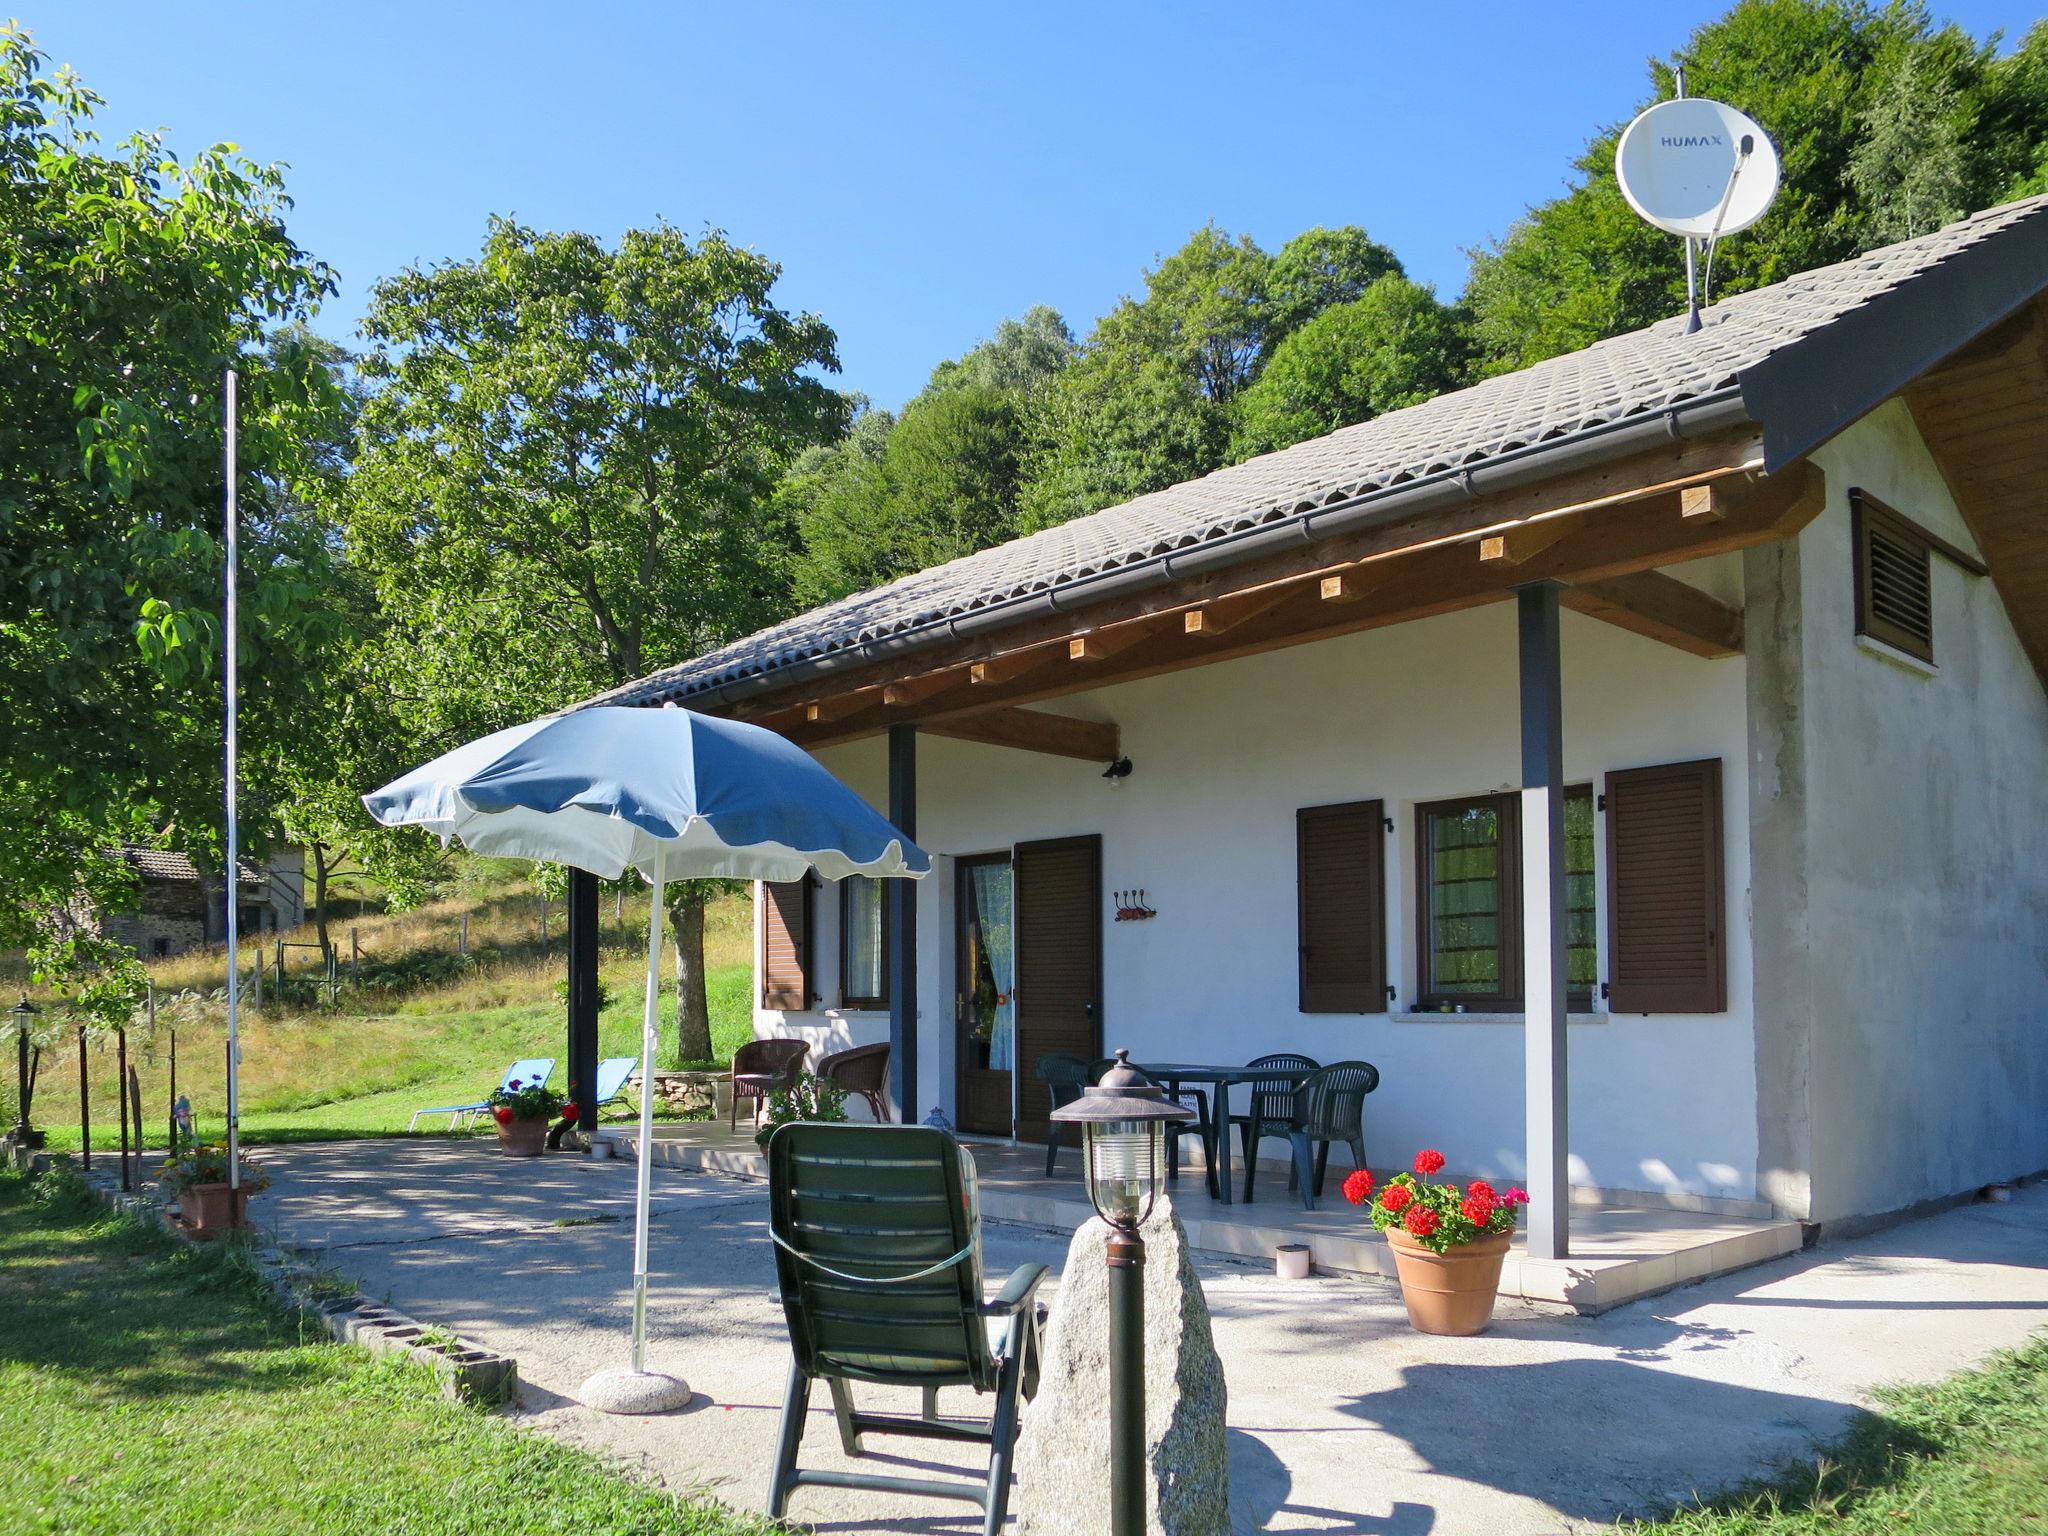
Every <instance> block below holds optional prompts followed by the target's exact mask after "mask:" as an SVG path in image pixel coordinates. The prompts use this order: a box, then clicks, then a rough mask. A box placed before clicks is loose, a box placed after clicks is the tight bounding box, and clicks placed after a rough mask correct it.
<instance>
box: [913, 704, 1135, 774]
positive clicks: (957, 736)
mask: <svg viewBox="0 0 2048 1536" xmlns="http://www.w3.org/2000/svg"><path fill="white" fill-rule="evenodd" d="M918 729H919V730H921V731H925V732H928V733H930V734H931V735H933V736H950V737H952V738H953V739H954V740H956V741H978V742H981V743H982V744H983V745H985V746H991V747H1013V748H1015V749H1016V750H1018V751H1020V752H1045V753H1050V754H1051V755H1052V756H1054V757H1077V758H1081V759H1084V760H1085V761H1087V762H1091V763H1113V762H1115V761H1116V760H1117V758H1119V757H1121V756H1122V755H1123V753H1122V751H1121V750H1120V746H1121V742H1122V733H1121V732H1119V731H1118V729H1117V727H1116V724H1115V722H1114V721H1107V720H1076V719H1075V718H1074V717H1073V716H1072V715H1055V714H1053V713H1051V712H1050V711H1048V710H1043V709H1015V708H1011V709H988V710H980V711H978V712H976V713H974V714H971V715H949V716H946V717H945V718H943V719H938V720H926V721H922V722H920V723H919V725H918Z"/></svg>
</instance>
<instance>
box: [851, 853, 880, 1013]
mask: <svg viewBox="0 0 2048 1536" xmlns="http://www.w3.org/2000/svg"><path fill="white" fill-rule="evenodd" d="M839 1002H840V1006H842V1007H845V1008H886V1007H888V1006H889V913H888V902H887V900H886V899H885V897H884V896H883V893H882V882H881V881H879V880H871V879H869V878H868V877H867V876H866V875H848V876H847V877H846V878H845V879H844V880H842V881H840V882H839Z"/></svg>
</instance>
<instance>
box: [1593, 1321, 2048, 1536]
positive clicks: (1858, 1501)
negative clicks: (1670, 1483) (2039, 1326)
mask: <svg viewBox="0 0 2048 1536" xmlns="http://www.w3.org/2000/svg"><path fill="white" fill-rule="evenodd" d="M1624 1529H1625V1530H1627V1531H1629V1532H1631V1533H1633V1536H1874V1533H1876V1532H1879V1531H1882V1532H1886V1533H1888V1536H2026V1533H2029V1532H2035V1533H2039V1532H2044V1531H2048V1335H2042V1336H2040V1337H2037V1338H2035V1339H2034V1340H2033V1341H2032V1342H2031V1343H2029V1344H2028V1345H2026V1346H2025V1347H2024V1348H2022V1349H2018V1350H2014V1351H2012V1352H2010V1353H2007V1354H2002V1355H1998V1356H1995V1357H1994V1358H1993V1359H1992V1360H1991V1361H1990V1362H1989V1363H1987V1364H1986V1365H1985V1366H1984V1368H1983V1369H1981V1370H1975V1371H1964V1372H1961V1373H1959V1374H1957V1375H1955V1376H1951V1377H1949V1378H1948V1379H1947V1380H1945V1381H1941V1382H1937V1383H1936V1384H1934V1385H1933V1386H1925V1387H1900V1388H1894V1389H1891V1390H1888V1391H1886V1392H1885V1393H1884V1394H1882V1398H1881V1403H1880V1407H1879V1410H1878V1411H1877V1412H1875V1413H1873V1414H1870V1415H1868V1416H1867V1417H1865V1418H1864V1419H1863V1420H1862V1421H1861V1422H1860V1423H1859V1424H1858V1426H1857V1427H1856V1429H1855V1430H1854V1431H1852V1432H1851V1433H1850V1435H1849V1436H1848V1438H1847V1439H1846V1440H1844V1441H1842V1442H1841V1443H1840V1444H1839V1445H1836V1446H1832V1447H1830V1448H1829V1449H1828V1451H1827V1452H1826V1453H1825V1454H1824V1455H1821V1456H1818V1457H1816V1458H1815V1459H1814V1460H1813V1461H1812V1462H1811V1463H1808V1464H1806V1465H1803V1466H1800V1467H1796V1468H1793V1469H1791V1470H1789V1471H1788V1472H1786V1473H1785V1474H1784V1475H1782V1476H1781V1477H1779V1478H1776V1479H1774V1480H1772V1481H1771V1482H1769V1483H1766V1484H1760V1485H1758V1486H1756V1487H1752V1488H1747V1489H1743V1490H1740V1491H1738V1492H1736V1493H1734V1494H1730V1495H1726V1496H1724V1497H1721V1498H1718V1499H1713V1500H1710V1501H1708V1502H1706V1503H1704V1504H1701V1505H1699V1506H1697V1507H1695V1508H1691V1509H1687V1510H1682V1511H1680V1512H1679V1513H1677V1514H1675V1515H1673V1516H1671V1517H1669V1518H1668V1519H1665V1520H1660V1521H1654V1522H1649V1523H1646V1524H1640V1525H1630V1526H1626V1527H1624Z"/></svg>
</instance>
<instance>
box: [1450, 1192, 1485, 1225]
mask: <svg viewBox="0 0 2048 1536" xmlns="http://www.w3.org/2000/svg"><path fill="white" fill-rule="evenodd" d="M1458 1209H1460V1210H1461V1211H1463V1212H1464V1213H1465V1219H1466V1220H1467V1221H1469V1222H1471V1223H1472V1225H1473V1226H1475V1227H1483V1226H1485V1225H1486V1224H1487V1223H1488V1222H1489V1221H1491V1220H1493V1209H1494V1207H1493V1197H1492V1196H1491V1195H1467V1196H1466V1197H1465V1203H1464V1204H1463V1205H1461V1206H1459V1207H1458Z"/></svg>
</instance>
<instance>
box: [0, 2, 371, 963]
mask: <svg viewBox="0 0 2048 1536" xmlns="http://www.w3.org/2000/svg"><path fill="white" fill-rule="evenodd" d="M46 63H47V61H46V60H45V58H44V56H43V55H42V54H40V53H38V52H37V51H36V49H35V48H34V46H33V44H32V43H31V41H30V40H29V38H28V36H27V35H26V34H25V33H24V32H22V31H21V30H20V29H19V28H16V27H13V26H8V27H5V28H0V180H4V183H5V185H6V187H7V197H6V198H5V200H4V202H0V328H4V330H5V332H6V334H7V335H8V337H9V338H10V341H11V343H12V344H11V345H10V346H9V347H7V348H6V349H5V354H4V356H0V420H5V421H6V422H7V423H8V429H7V431H6V433H5V434H4V435H0V485H4V486H5V487H6V491H5V493H4V496H0V717H4V718H5V719H6V721H7V730H6V731H5V732H4V733H0V948H9V947H15V946H21V947H25V948H26V949H27V950H28V952H29V956H30V961H31V965H32V966H33V968H34V969H35V970H36V971H37V972H38V973H39V974H41V975H44V976H46V977H50V978H53V979H56V978H70V977H76V976H78V975H80V974H83V973H84V972H86V971H88V970H90V969H91V967H92V966H94V965H95V964H98V963H101V962H103V961H105V960H108V959H111V958H115V957H114V955H113V954H112V952H111V951H110V950H109V949H108V948H107V946H105V945H104V944H103V943H95V942H94V941H92V940H90V939H89V938H84V937H81V936H80V935H79V934H77V933H76V932H75V931H74V930H73V927H72V924H71V923H70V921H69V913H70V911H71V910H72V907H73V903H74V900H75V899H76V898H77V897H79V896H84V897H86V898H89V899H91V900H94V901H98V902H102V903H113V902H118V901H119V900H120V899H121V897H122V895H123V891H124V888H125V887H126V886H127V882H126V881H125V879H124V878H122V877H121V876H120V875H119V874H118V872H117V871H116V870H115V869H114V868H113V867H112V866H111V864H110V862H109V861H107V860H105V859H104V858H102V857H99V856H98V855H96V853H95V852H94V851H93V850H96V849H100V848H104V847H106V846H108V845H109V844H110V843H112V842H116V841H119V840H121V839H122V838H123V837H126V836H130V835H134V834H136V833H138V832H140V831H141V830H142V829H143V828H144V827H155V828H158V829H163V828H168V829H170V833H171V839H170V840H171V841H172V843H173V844H174V845H175V846H178V847H181V848H183V849H185V850H186V851H188V852H191V853H193V854H194V855H195V857H197V858H198V859H199V860H200V862H201V863H202V864H203V865H209V864H210V865H211V867H214V868H218V867H219V849H218V846H217V840H216V836H215V834H214V832H213V831H212V828H213V827H214V825H215V823H216V822H217V821H218V815H217V812H216V813H215V814H208V812H209V811H210V810H212V809H213V808H216V807H217V806H218V804H219V799H220V793H221V775H220V768H219V754H218V741H219V736H220V709H221V706H220V688H219V671H218V657H219V651H220V635H219V632H218V631H219V624H218V620H217V619H216V617H215V615H216V613H217V612H218V597H219V592H220V587H221V581H222V555H223V542H222V537H221V528H220V518H221V505H222V498H223V489H224V487H223V474H222V439H221V427H220V422H221V404H222V391H223V375H224V371H225V370H226V369H227V368H228V367H229V366H230V365H233V366H235V367H236V368H238V369H240V370H241V371H242V374H243V387H242V408H241V454H242V466H243V478H242V487H241V488H242V493H243V499H244V506H245V528H244V543H243V549H242V559H243V568H242V583H243V594H244V608H243V623H244V626H245V632H244V634H243V636H242V639H243V655H244V658H245V666H246V680H247V683H248V685H249V686H248V691H247V696H248V708H247V710H246V712H245V713H244V716H243V722H242V724H243V732H244V739H245V742H246V745H247V751H246V757H245V768H246V772H247V774H248V779H249V799H250V802H251V805H252V808H257V807H260V806H261V805H262V804H264V803H265V801H266V798H267V797H268V796H269V795H270V794H271V792H272V784H271V782H270V781H271V778H272V774H273V769H274V765H275V762H276V759H277V754H278V752H279V750H280V747H281V744H282V743H283V742H284V741H286V740H287V739H288V737H289V733H290V729H291V725H292V721H293V718H294V716H295V715H296V713H297V712H298V711H299V710H300V708H301V707H302V706H303V704H304V703H305V700H306V696H307V682H308V678H309V676H310V675H311V673H312V672H313V671H314V669H315V666H316V658H317V655H318V653H319V651H320V649H321V648H322V647H323V646H325V645H326V644H328V643H330V642H331V641H332V640H333V638H334V636H335V632H336V621H335V618H334V616H333V614H332V613H331V612H330V610H329V608H328V607H327V605H326V604H325V603H324V602H323V601H321V600H320V597H321V594H322V593H323V592H324V590H325V587H326V584H327V581H328V576H329V572H330V569H331V564H332V549H331V546H330V545H329V543H328V542H327V541H326V540H325V539H324V537H323V536H322V532H321V530H320V529H319V528H318V527H317V526H316V525H315V524H314V523H313V522H312V521H311V520H309V519H308V518H307V517H305V516H304V515H303V512H302V494H303V493H304V491H305V490H306V488H307V487H308V486H309V485H310V484H312V483H313V482H314V481H316V480H317V478H318V476H319V474H320V472H321V466H320V464H319V462H318V455H317V453H316V452H314V451H312V450H311V448H310V447H309V444H310V443H311V442H312V440H313V439H315V438H316V437H317V436H318V432H317V426H318V424H319V423H320V422H321V421H323V420H325V419H327V417H328V416H329V415H330V414H331V393H332V380H331V377H330V376H329V375H328V374H327V372H326V371H325V370H324V369H323V368H321V367H319V366H317V365H316V364H315V363H314V362H312V361H311V360H309V359H308V358H307V357H306V356H304V355H303V354H302V353H301V352H299V351H298V350H296V349H293V348H289V347H287V348H276V349H265V348H264V347H263V346H262V342H263V340H264V337H265V334H266V331H268V330H269V329H271V328H274V327H278V326H284V325H289V323H290V322H292V321H294V320H298V319H302V318H303V317H305V316H306V315H308V314H309V313H310V312H311V311H312V309H313V307H314V306H315V305H316V304H317V303H318V301H319V299H320V298H321V297H322V296H324V295H325V294H326V293H327V292H329V291H330V290H331V288H332V286H333V280H332V276H331V274H330V273H329V272H328V270H327V269H326V268H325V267H324V266H322V265H320V264H319V263H318V262H315V261H313V260H312V259H311V258H309V257H308V256H307V255H306V253H305V252H303V251H301V250H300V249H299V248H298V247H297V246H296V245H295V244H294V243H293V242H292V241H291V239H290V238H289V237H288V236H287V234H286V233H285V229H284V224H283V216H284V213H285V211H286V210H287V208H288V207H289V203H288V200H287V199H286V197H285V195H284V188H283V180H282V177H281V175H280V173H279V172H278V170H277V169H276V168H275V167H268V166H260V165H256V164H253V163H251V162H249V161H247V160H244V159H242V158H241V157H239V156H238V155H236V154H235V153H234V152H233V149H232V147H231V146H219V147H216V148H213V149H210V150H207V151H205V152H203V153H201V154H199V155H196V156H194V157H192V158H190V159H189V160H180V159H178V158H177V157H175V156H173V155H172V154H171V153H170V152H169V151H168V150H167V149H166V148H165V146H164V145H163V143H162V142H161V141H160V140H159V139H158V138H157V137H155V136H153V135H136V136H134V137H131V138H128V139H126V140H123V141H121V142H120V143H118V144H115V145H112V146H109V145H107V144H105V143H103V141H102V140H101V139H100V138H99V137H98V136H97V135H96V133H95V132H94V130H93V115H94V112H95V111H96V109H97V108H98V106H99V105H100V103H99V101H98V98H96V97H95V96H93V95H92V94H91V93H90V92H89V91H87V90H86V89H85V88H84V87H83V86H82V85H80V84H79V82H78V81H77V79H76V78H75V77H74V76H72V75H71V74H70V73H69V72H68V71H65V70H59V71H57V72H55V73H50V72H49V71H48V70H47V69H46Z"/></svg>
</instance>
